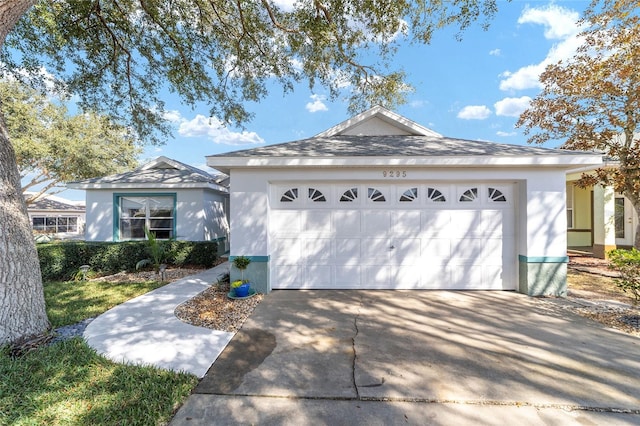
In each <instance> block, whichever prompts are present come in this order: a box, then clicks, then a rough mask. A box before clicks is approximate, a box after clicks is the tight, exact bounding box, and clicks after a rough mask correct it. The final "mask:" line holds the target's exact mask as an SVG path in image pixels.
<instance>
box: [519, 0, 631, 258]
mask: <svg viewBox="0 0 640 426" xmlns="http://www.w3.org/2000/svg"><path fill="white" fill-rule="evenodd" d="M580 24H581V25H582V28H584V31H583V32H582V34H581V37H582V40H583V44H582V45H581V46H580V48H579V49H578V51H577V53H576V55H575V56H574V57H572V58H567V59H566V60H563V61H561V62H559V63H556V64H552V65H549V66H548V67H547V68H546V69H545V71H544V72H543V73H542V75H541V76H540V82H541V83H542V85H543V90H542V92H541V93H540V95H538V96H537V97H536V98H535V99H534V100H533V101H532V102H531V105H530V107H529V109H528V110H526V111H525V112H524V113H523V114H522V116H521V117H520V120H519V121H518V126H522V127H524V128H525V132H526V133H528V134H530V138H529V142H532V143H545V142H554V141H562V142H563V145H562V147H563V148H566V149H573V150H596V151H602V152H603V153H604V154H605V155H606V156H607V157H608V158H609V159H610V160H611V161H612V162H613V163H614V164H613V165H607V166H605V167H603V168H601V169H599V170H596V171H595V173H589V174H585V175H583V178H582V179H581V181H580V184H581V185H583V186H590V185H595V184H598V183H603V184H606V185H612V186H613V187H614V188H615V190H616V191H618V192H621V193H623V194H624V195H625V196H626V197H627V198H628V199H629V200H630V201H631V202H632V204H633V206H634V208H635V209H636V211H637V212H638V213H640V75H639V74H638V69H639V68H640V43H638V40H640V16H639V15H638V9H637V2H631V1H628V0H604V1H600V2H597V1H596V2H593V3H592V5H591V7H590V8H589V9H588V10H587V11H586V12H585V15H584V17H583V19H582V20H581V22H580ZM635 245H636V247H640V228H639V229H638V230H636V241H635Z"/></svg>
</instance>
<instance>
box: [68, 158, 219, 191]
mask: <svg viewBox="0 0 640 426" xmlns="http://www.w3.org/2000/svg"><path fill="white" fill-rule="evenodd" d="M219 181H220V176H214V175H211V174H209V173H207V172H205V171H203V170H200V169H198V168H196V167H193V166H190V165H188V164H184V163H181V162H179V161H176V160H172V159H169V158H166V157H158V158H157V159H155V160H153V161H151V162H149V163H146V164H144V165H142V166H140V167H138V168H137V169H134V170H131V171H129V172H124V173H117V174H113V175H109V176H103V177H96V178H92V179H85V180H81V181H77V182H69V186H71V187H73V186H77V185H127V184H129V185H130V184H136V185H140V184H159V183H163V184H187V183H189V184H213V185H220V183H219Z"/></svg>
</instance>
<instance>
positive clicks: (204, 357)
mask: <svg viewBox="0 0 640 426" xmlns="http://www.w3.org/2000/svg"><path fill="white" fill-rule="evenodd" d="M228 271H229V263H228V262H227V263H223V264H221V265H218V266H216V267H215V268H212V269H209V270H207V271H205V272H202V273H200V274H197V275H192V276H189V277H186V278H183V279H181V280H178V281H174V282H172V283H170V284H167V285H166V286H164V287H160V288H158V289H156V290H153V291H150V292H149V293H146V294H143V295H142V296H138V297H136V298H134V299H131V300H129V301H127V302H125V303H123V304H121V305H118V306H116V307H115V308H113V309H110V310H109V311H107V312H105V313H104V314H102V315H100V316H99V317H97V318H96V319H95V320H93V322H91V324H89V325H88V326H87V328H86V330H85V331H84V334H83V336H84V338H85V340H86V341H87V343H88V344H89V346H91V347H92V348H94V349H95V350H96V351H97V352H98V353H100V354H101V355H104V356H105V357H107V358H109V359H111V360H113V361H116V362H124V363H130V364H145V365H154V366H157V367H160V368H164V369H167V370H174V371H185V372H188V373H191V374H195V375H196V376H198V377H203V376H204V375H205V373H206V372H207V370H208V369H209V367H210V366H211V364H213V362H214V361H215V360H216V358H218V355H220V353H221V352H222V351H223V349H224V348H225V347H226V346H227V344H228V343H229V341H230V340H231V338H232V337H233V335H234V333H229V332H226V331H219V330H210V329H207V328H202V327H196V326H193V325H190V324H186V323H184V322H182V321H180V320H179V319H178V318H176V316H175V315H174V310H175V308H176V306H178V305H179V304H181V303H182V302H184V301H186V300H189V299H191V298H192V297H194V296H195V295H197V294H198V293H200V292H202V291H203V290H205V289H206V288H208V287H209V286H210V285H211V284H212V283H214V282H216V280H217V278H218V277H219V276H220V275H222V274H224V273H226V272H228Z"/></svg>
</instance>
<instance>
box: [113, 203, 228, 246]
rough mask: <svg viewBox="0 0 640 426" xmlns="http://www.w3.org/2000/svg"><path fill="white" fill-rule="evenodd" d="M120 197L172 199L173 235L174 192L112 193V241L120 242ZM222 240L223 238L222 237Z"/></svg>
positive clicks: (176, 211)
mask: <svg viewBox="0 0 640 426" xmlns="http://www.w3.org/2000/svg"><path fill="white" fill-rule="evenodd" d="M122 197H173V235H174V237H175V235H176V222H177V221H178V196H177V193H175V192H114V193H113V241H116V242H117V241H120V198H122ZM223 238H224V237H223Z"/></svg>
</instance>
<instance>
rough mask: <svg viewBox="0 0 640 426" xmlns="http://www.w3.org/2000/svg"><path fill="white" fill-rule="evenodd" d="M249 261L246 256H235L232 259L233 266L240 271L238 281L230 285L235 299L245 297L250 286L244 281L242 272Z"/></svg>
mask: <svg viewBox="0 0 640 426" xmlns="http://www.w3.org/2000/svg"><path fill="white" fill-rule="evenodd" d="M250 263H251V259H249V258H248V257H246V256H236V257H234V258H233V266H235V267H236V268H237V269H239V270H240V280H238V281H234V282H232V283H231V289H232V290H233V292H234V294H235V296H236V297H247V296H248V295H249V290H250V287H251V284H250V283H249V282H248V281H245V279H244V270H245V269H247V267H248V266H249V264H250Z"/></svg>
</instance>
